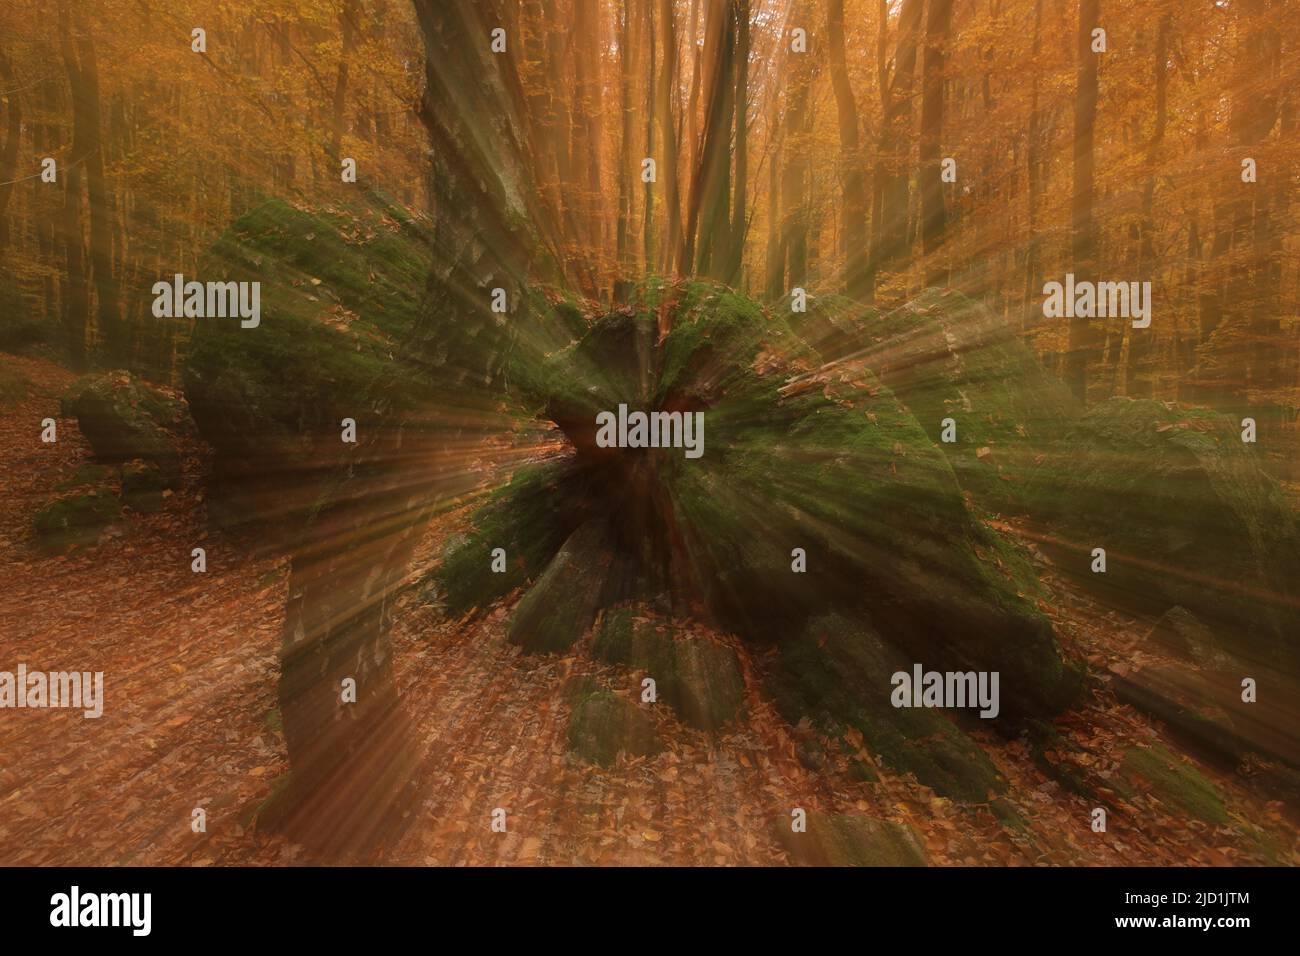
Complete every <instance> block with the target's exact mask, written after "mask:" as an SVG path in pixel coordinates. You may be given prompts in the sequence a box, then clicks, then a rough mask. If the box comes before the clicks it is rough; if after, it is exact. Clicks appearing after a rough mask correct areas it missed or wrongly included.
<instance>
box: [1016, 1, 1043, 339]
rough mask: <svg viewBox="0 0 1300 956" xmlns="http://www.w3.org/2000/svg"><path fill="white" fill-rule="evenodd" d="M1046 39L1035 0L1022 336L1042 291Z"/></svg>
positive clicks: (1026, 146)
mask: <svg viewBox="0 0 1300 956" xmlns="http://www.w3.org/2000/svg"><path fill="white" fill-rule="evenodd" d="M1042 39H1043V0H1034V45H1033V50H1034V61H1033V63H1031V64H1030V65H1029V70H1030V73H1031V74H1032V76H1033V78H1034V79H1033V87H1032V89H1031V91H1030V107H1029V130H1028V133H1027V134H1026V137H1025V140H1026V142H1025V172H1026V183H1025V189H1026V196H1025V203H1026V210H1027V228H1028V233H1029V242H1028V244H1027V245H1026V247H1025V289H1024V295H1023V297H1022V298H1023V302H1022V304H1021V318H1020V334H1021V335H1022V336H1026V335H1028V332H1029V328H1028V322H1027V316H1028V315H1029V314H1030V313H1031V305H1030V303H1032V302H1036V301H1037V297H1038V293H1039V289H1040V288H1041V280H1042V267H1041V254H1040V251H1039V250H1040V248H1041V243H1042V240H1041V239H1040V237H1039V235H1038V209H1039V206H1040V204H1041V202H1042V198H1041V197H1042V191H1043V163H1042V159H1041V156H1042V153H1043V146H1044V143H1043V142H1042V140H1043V111H1042V107H1041V105H1040V102H1039V77H1040V74H1041V70H1040V68H1039V62H1038V60H1039V54H1040V53H1041V52H1042Z"/></svg>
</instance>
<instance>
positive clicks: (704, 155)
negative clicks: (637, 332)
mask: <svg viewBox="0 0 1300 956" xmlns="http://www.w3.org/2000/svg"><path fill="white" fill-rule="evenodd" d="M735 43H736V33H735V9H734V8H733V6H732V4H731V0H709V6H708V10H707V14H706V22H705V41H704V47H705V54H704V61H703V75H704V81H703V82H704V88H705V89H706V91H707V99H706V104H707V105H706V111H705V117H704V120H705V122H704V134H703V141H702V142H701V144H700V150H699V154H698V157H697V160H696V165H695V168H694V171H693V174H692V176H691V192H690V197H689V201H688V202H687V210H688V212H687V225H686V245H685V249H684V251H683V260H684V266H685V267H687V268H689V267H690V264H691V263H692V262H694V269H695V272H696V274H698V275H707V276H710V277H713V278H717V279H725V278H726V275H725V274H726V270H727V264H728V262H729V261H730V253H729V249H728V244H729V242H730V239H731V218H730V209H729V207H728V202H729V200H730V198H731V124H732V118H733V117H734V115H735V109H734V103H733V98H734V93H735V86H734V83H735V78H734V76H733V74H732V61H733V60H734V58H735V52H736V48H735ZM697 227H698V228H697Z"/></svg>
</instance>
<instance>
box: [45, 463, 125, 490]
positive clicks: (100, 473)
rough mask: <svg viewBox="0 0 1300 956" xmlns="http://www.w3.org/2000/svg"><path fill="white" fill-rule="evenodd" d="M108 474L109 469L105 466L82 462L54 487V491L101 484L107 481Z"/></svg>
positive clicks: (109, 472)
mask: <svg viewBox="0 0 1300 956" xmlns="http://www.w3.org/2000/svg"><path fill="white" fill-rule="evenodd" d="M110 474H111V471H110V469H109V468H108V467H107V466H105V465H97V464H95V463H94V462H90V461H87V462H82V463H81V464H80V465H78V466H77V467H76V470H74V471H73V472H72V474H71V475H69V476H68V477H67V478H64V479H63V480H62V481H60V482H59V483H58V484H57V485H55V486H54V489H55V490H56V491H71V490H72V489H73V488H84V487H86V486H89V485H98V484H102V483H103V482H105V481H107V480H108V477H109V475H110Z"/></svg>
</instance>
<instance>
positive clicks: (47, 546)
mask: <svg viewBox="0 0 1300 956" xmlns="http://www.w3.org/2000/svg"><path fill="white" fill-rule="evenodd" d="M121 516H122V505H121V503H120V502H119V501H118V500H117V498H116V497H114V496H113V495H111V494H109V493H108V492H107V491H103V490H98V489H97V490H94V491H88V492H79V493H76V494H69V495H64V496H63V497H61V498H56V499H55V500H54V501H52V502H50V503H49V504H47V505H46V506H45V507H43V508H42V509H41V510H40V511H38V512H37V513H36V518H35V528H36V540H37V544H38V546H39V547H40V548H41V549H42V550H45V551H49V552H60V551H66V550H68V549H69V548H73V547H78V546H85V545H91V544H95V543H96V542H97V541H98V540H99V538H100V535H102V534H103V533H104V531H105V530H107V529H108V527H109V526H111V525H112V524H114V523H115V522H117V521H118V519H120V518H121Z"/></svg>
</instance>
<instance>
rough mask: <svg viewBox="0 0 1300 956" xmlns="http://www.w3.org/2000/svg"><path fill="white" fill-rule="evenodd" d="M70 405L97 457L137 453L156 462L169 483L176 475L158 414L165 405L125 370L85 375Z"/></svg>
mask: <svg viewBox="0 0 1300 956" xmlns="http://www.w3.org/2000/svg"><path fill="white" fill-rule="evenodd" d="M70 406H71V407H70V409H69V410H70V411H71V412H72V414H73V415H75V416H76V418H77V427H78V428H80V429H81V433H82V434H83V435H84V436H85V437H86V440H87V441H88V442H90V447H91V448H92V449H93V450H94V452H95V457H96V458H98V459H99V460H100V461H104V462H122V461H130V460H132V459H135V458H139V459H143V460H145V461H150V462H153V463H154V464H155V465H157V467H158V468H159V469H160V471H161V472H162V473H163V474H164V475H165V476H166V477H167V480H168V481H169V482H172V483H175V482H176V481H178V480H179V478H180V456H179V455H178V454H177V452H176V449H175V447H174V446H173V445H172V442H171V439H170V438H169V437H168V434H167V431H166V430H165V429H164V428H163V427H162V425H161V424H160V423H159V420H158V418H157V417H156V416H157V415H159V414H160V413H161V412H162V411H163V409H164V408H165V404H164V402H163V401H162V400H161V399H159V398H158V397H157V396H156V395H155V394H154V393H153V392H152V390H151V389H150V388H149V387H148V386H147V385H145V384H144V383H142V382H140V381H139V380H137V379H136V378H135V377H134V376H132V375H131V374H130V373H129V372H121V371H117V372H106V373H105V374H103V375H97V376H92V377H91V378H89V379H87V380H84V381H83V382H81V383H80V385H79V386H78V387H77V388H76V389H75V395H74V397H73V398H72V399H71V402H70Z"/></svg>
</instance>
